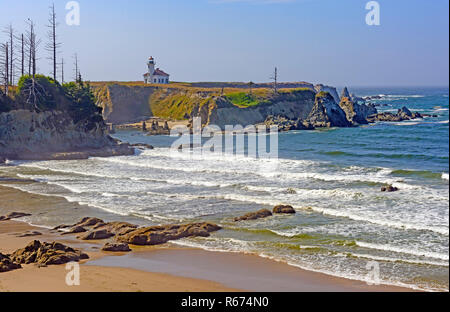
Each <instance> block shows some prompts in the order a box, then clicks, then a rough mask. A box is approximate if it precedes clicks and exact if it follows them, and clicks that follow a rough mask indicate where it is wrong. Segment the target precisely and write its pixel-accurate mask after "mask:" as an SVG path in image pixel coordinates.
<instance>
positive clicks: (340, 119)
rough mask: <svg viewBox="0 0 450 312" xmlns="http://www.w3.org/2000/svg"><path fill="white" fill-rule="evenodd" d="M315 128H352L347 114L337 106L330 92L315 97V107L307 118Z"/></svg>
mask: <svg viewBox="0 0 450 312" xmlns="http://www.w3.org/2000/svg"><path fill="white" fill-rule="evenodd" d="M307 120H308V122H309V123H310V124H311V125H312V126H313V127H318V128H319V127H350V126H351V123H350V122H349V121H348V120H347V117H346V115H345V112H344V111H343V110H342V108H341V107H340V106H339V105H338V104H336V102H335V101H334V98H333V96H332V95H331V94H330V93H328V92H324V91H322V92H320V93H318V94H317V95H316V97H315V103H314V107H313V108H312V110H311V113H310V114H309V116H308V118H307Z"/></svg>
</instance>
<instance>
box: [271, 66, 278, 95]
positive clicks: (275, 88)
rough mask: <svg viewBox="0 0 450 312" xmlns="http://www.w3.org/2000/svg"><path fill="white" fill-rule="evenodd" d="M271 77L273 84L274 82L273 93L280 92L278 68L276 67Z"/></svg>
mask: <svg viewBox="0 0 450 312" xmlns="http://www.w3.org/2000/svg"><path fill="white" fill-rule="evenodd" d="M270 79H271V80H273V84H272V90H273V93H277V92H278V69H277V68H276V67H275V70H274V72H273V76H272V77H270Z"/></svg>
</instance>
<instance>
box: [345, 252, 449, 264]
mask: <svg viewBox="0 0 450 312" xmlns="http://www.w3.org/2000/svg"><path fill="white" fill-rule="evenodd" d="M351 255H352V256H353V257H357V258H364V259H372V260H377V261H386V262H405V263H411V264H429V265H436V266H445V267H448V266H449V263H448V262H441V261H428V260H412V259H404V258H391V257H380V256H374V255H369V254H357V253H352V254H351Z"/></svg>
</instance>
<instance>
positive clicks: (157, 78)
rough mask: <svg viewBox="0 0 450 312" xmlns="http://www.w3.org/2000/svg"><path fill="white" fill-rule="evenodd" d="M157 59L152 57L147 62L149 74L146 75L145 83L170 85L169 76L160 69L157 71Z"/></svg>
mask: <svg viewBox="0 0 450 312" xmlns="http://www.w3.org/2000/svg"><path fill="white" fill-rule="evenodd" d="M155 65H156V62H155V59H154V58H153V56H150V57H149V58H148V61H147V67H148V72H146V73H145V74H144V82H145V83H160V84H161V83H163V84H166V83H169V74H167V73H165V72H164V71H162V70H161V69H159V68H156V69H155Z"/></svg>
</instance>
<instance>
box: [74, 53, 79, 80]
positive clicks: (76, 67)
mask: <svg viewBox="0 0 450 312" xmlns="http://www.w3.org/2000/svg"><path fill="white" fill-rule="evenodd" d="M74 59H75V61H74V65H75V82H78V76H79V72H78V55H77V54H76V53H75V55H74Z"/></svg>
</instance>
